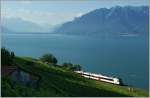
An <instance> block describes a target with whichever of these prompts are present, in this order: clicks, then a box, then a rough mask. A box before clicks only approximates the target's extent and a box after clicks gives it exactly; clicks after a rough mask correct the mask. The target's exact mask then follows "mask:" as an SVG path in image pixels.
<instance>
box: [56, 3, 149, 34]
mask: <svg viewBox="0 0 150 98" xmlns="http://www.w3.org/2000/svg"><path fill="white" fill-rule="evenodd" d="M148 17H149V16H148V7H147V6H139V7H132V6H126V7H120V6H116V7H112V8H110V9H107V8H100V9H97V10H94V11H91V12H89V13H87V14H85V15H83V16H81V17H78V18H75V19H74V20H73V21H71V22H66V23H64V24H63V25H62V26H61V27H60V28H59V29H57V30H56V31H55V32H56V33H60V34H73V35H100V36H120V35H126V34H135V35H140V36H141V35H142V36H143V35H148V24H149V23H148Z"/></svg>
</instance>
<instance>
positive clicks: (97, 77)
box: [75, 71, 120, 85]
mask: <svg viewBox="0 0 150 98" xmlns="http://www.w3.org/2000/svg"><path fill="white" fill-rule="evenodd" d="M75 72H76V73H79V74H81V75H82V76H83V77H85V78H90V79H94V80H99V81H104V82H108V83H113V84H117V85H120V81H119V78H115V77H108V76H104V75H101V74H95V73H90V72H83V71H75Z"/></svg>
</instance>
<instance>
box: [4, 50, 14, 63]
mask: <svg viewBox="0 0 150 98" xmlns="http://www.w3.org/2000/svg"><path fill="white" fill-rule="evenodd" d="M14 57H15V54H14V52H10V51H8V50H7V49H5V48H1V64H2V65H12V64H13V59H14Z"/></svg>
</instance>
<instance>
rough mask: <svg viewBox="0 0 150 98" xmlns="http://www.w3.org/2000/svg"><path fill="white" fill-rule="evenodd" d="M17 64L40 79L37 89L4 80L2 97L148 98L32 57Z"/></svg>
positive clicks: (18, 61) (19, 58) (18, 58)
mask: <svg viewBox="0 0 150 98" xmlns="http://www.w3.org/2000/svg"><path fill="white" fill-rule="evenodd" d="M14 62H15V65H16V66H18V67H19V68H20V69H21V70H24V71H25V72H28V73H31V74H34V75H37V76H39V77H40V82H39V84H38V86H37V87H36V88H34V87H32V86H25V85H23V84H22V83H20V82H19V81H18V82H15V81H12V80H11V78H10V77H9V76H7V77H2V88H1V90H2V96H5V97H6V96H34V97H35V96H40V97H43V96H45V97H46V96H76V97H77V96H81V97H83V96H85V97H86V96H88V97H90V96H99V97H100V96H148V92H147V91H144V90H142V89H138V88H133V91H129V90H128V88H129V87H125V86H118V85H113V84H109V83H104V82H100V81H95V80H90V79H87V78H83V77H81V76H80V75H78V74H76V73H74V72H73V71H70V70H67V69H65V68H63V67H61V66H60V65H55V66H54V65H48V64H45V63H43V62H42V61H40V60H38V59H34V58H30V57H15V59H14Z"/></svg>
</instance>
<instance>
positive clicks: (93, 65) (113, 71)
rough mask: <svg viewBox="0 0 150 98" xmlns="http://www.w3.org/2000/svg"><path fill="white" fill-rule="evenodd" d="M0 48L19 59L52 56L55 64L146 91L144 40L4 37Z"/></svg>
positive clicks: (37, 35)
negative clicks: (73, 66) (71, 65)
mask: <svg viewBox="0 0 150 98" xmlns="http://www.w3.org/2000/svg"><path fill="white" fill-rule="evenodd" d="M2 46H5V47H6V48H8V49H10V50H12V51H14V52H15V54H16V55H19V56H31V57H36V58H38V57H40V56H42V55H43V54H44V53H52V54H54V55H55V56H56V57H57V59H58V61H59V63H60V64H62V63H63V62H72V63H74V64H80V65H82V68H83V69H84V70H85V71H90V72H95V73H101V74H104V75H110V76H117V77H120V78H122V79H123V82H124V83H125V84H127V85H131V86H135V87H139V88H144V89H147V90H148V85H149V79H148V78H149V76H148V75H149V70H148V69H149V52H148V51H149V46H148V38H147V39H146V38H134V37H128V38H120V39H101V38H98V37H84V36H67V35H55V34H8V35H3V36H2Z"/></svg>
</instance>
